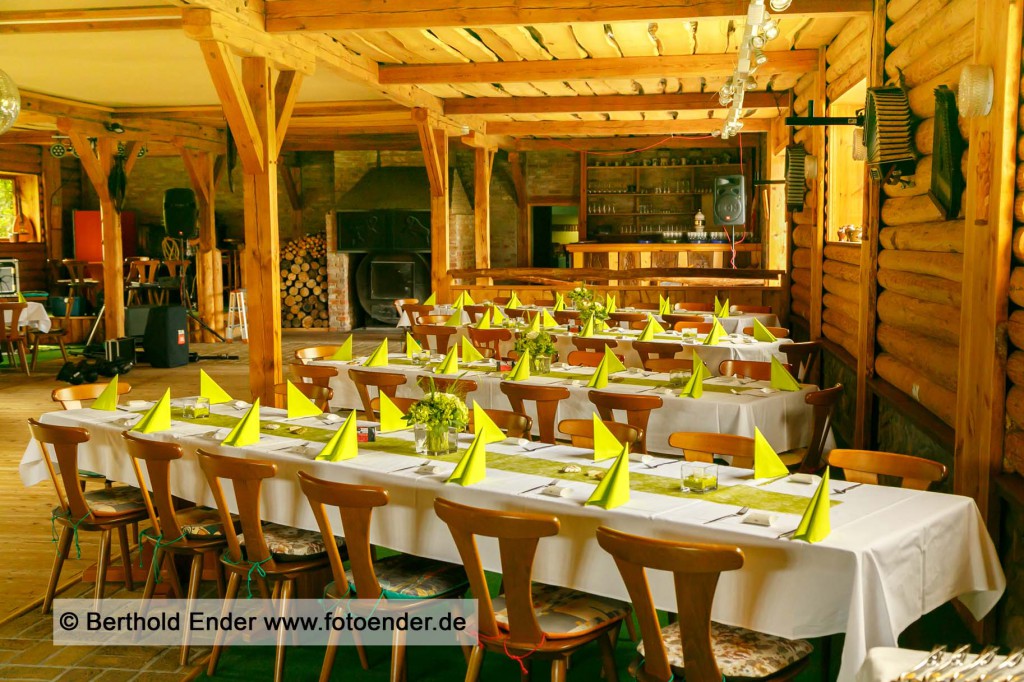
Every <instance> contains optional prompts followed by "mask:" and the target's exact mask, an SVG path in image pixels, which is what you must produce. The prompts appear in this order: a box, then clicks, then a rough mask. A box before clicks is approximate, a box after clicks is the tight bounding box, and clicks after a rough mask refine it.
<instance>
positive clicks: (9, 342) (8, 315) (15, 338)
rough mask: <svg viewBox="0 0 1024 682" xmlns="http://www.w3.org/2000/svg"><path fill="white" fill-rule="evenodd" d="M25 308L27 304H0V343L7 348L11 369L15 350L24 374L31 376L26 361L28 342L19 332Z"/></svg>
mask: <svg viewBox="0 0 1024 682" xmlns="http://www.w3.org/2000/svg"><path fill="white" fill-rule="evenodd" d="M27 307H28V304H27V303H0V341H2V342H3V343H4V344H5V345H6V346H7V358H8V362H10V364H11V367H14V351H15V349H17V351H18V357H19V358H20V359H21V366H22V368H23V369H24V370H25V374H26V375H27V376H31V372H30V371H29V367H28V359H27V356H28V340H27V338H26V336H25V333H24V332H22V330H21V314H22V313H23V312H25V308H27Z"/></svg>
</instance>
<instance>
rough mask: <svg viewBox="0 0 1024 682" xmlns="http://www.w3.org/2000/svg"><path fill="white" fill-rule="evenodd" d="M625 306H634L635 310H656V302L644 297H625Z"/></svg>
mask: <svg viewBox="0 0 1024 682" xmlns="http://www.w3.org/2000/svg"><path fill="white" fill-rule="evenodd" d="M626 307H627V308H636V309H637V310H657V309H658V303H657V302H656V301H648V300H647V299H644V298H629V299H626Z"/></svg>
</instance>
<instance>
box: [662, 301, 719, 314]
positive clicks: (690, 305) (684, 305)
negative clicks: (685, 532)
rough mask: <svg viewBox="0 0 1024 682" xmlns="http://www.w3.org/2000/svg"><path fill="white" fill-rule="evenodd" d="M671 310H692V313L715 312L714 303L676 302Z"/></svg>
mask: <svg viewBox="0 0 1024 682" xmlns="http://www.w3.org/2000/svg"><path fill="white" fill-rule="evenodd" d="M672 309H673V310H692V311H694V312H707V313H713V312H715V304H714V303H698V302H697V301H677V302H676V304H675V307H673V308H672Z"/></svg>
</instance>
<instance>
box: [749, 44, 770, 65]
mask: <svg viewBox="0 0 1024 682" xmlns="http://www.w3.org/2000/svg"><path fill="white" fill-rule="evenodd" d="M750 61H751V63H752V64H753V65H754V66H761V65H762V64H764V63H765V62H767V61H768V55H766V54H765V53H764V50H762V49H761V48H759V47H755V48H754V49H753V50H751V54H750Z"/></svg>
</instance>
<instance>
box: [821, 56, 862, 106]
mask: <svg viewBox="0 0 1024 682" xmlns="http://www.w3.org/2000/svg"><path fill="white" fill-rule="evenodd" d="M867 77H868V63H867V60H866V59H865V60H863V61H859V62H857V63H855V64H853V65H852V66H851V67H850V68H849V69H847V70H846V71H844V72H843V73H842V74H840V76H839V77H838V78H836V79H835V80H834V81H831V82H830V83H829V84H828V88H827V92H828V99H829V101H830V102H833V101H835V100H837V99H839V98H840V97H842V96H843V95H845V94H846V93H847V91H849V90H850V88H852V87H853V86H855V85H857V83H860V82H861V81H862V80H864V79H866V78H867Z"/></svg>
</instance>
